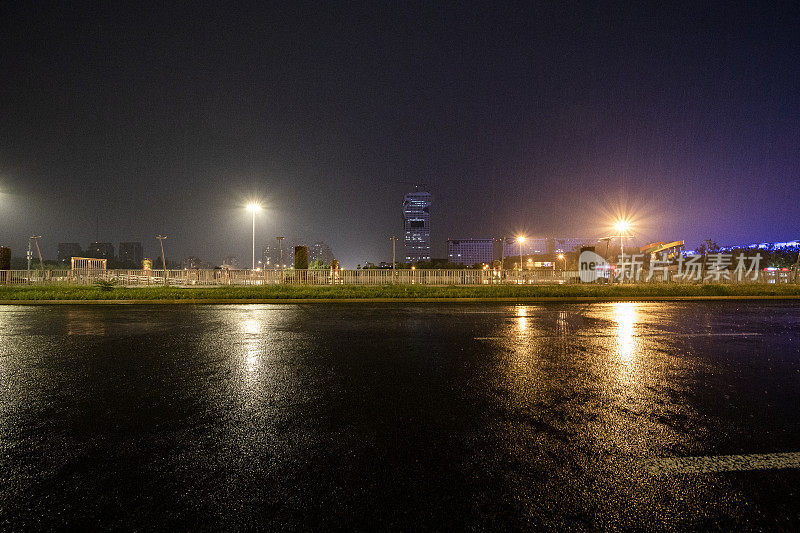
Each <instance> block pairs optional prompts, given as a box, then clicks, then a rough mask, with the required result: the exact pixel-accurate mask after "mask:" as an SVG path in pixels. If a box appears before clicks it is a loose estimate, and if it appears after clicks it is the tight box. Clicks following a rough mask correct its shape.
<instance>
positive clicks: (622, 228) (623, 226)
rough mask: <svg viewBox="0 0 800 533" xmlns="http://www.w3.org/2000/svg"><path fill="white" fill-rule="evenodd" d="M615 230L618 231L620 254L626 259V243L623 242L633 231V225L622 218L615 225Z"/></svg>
mask: <svg viewBox="0 0 800 533" xmlns="http://www.w3.org/2000/svg"><path fill="white" fill-rule="evenodd" d="M614 229H615V230H617V236H618V237H619V247H620V254H621V255H622V256H623V257H624V256H625V243H624V242H623V238H624V237H625V235H626V234H627V233H628V231H630V229H631V223H630V222H629V221H628V220H626V219H624V218H621V219H619V220H617V221H616V223H614Z"/></svg>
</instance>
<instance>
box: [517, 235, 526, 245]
mask: <svg viewBox="0 0 800 533" xmlns="http://www.w3.org/2000/svg"><path fill="white" fill-rule="evenodd" d="M517 242H518V243H523V242H525V237H524V236H523V235H519V236H518V237H517Z"/></svg>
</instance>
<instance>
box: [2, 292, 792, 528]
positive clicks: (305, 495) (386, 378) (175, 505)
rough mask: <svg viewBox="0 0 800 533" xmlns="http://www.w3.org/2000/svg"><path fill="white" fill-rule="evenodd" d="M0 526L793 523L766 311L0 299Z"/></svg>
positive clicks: (776, 334) (782, 400) (788, 354)
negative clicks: (716, 461) (673, 463)
mask: <svg viewBox="0 0 800 533" xmlns="http://www.w3.org/2000/svg"><path fill="white" fill-rule="evenodd" d="M0 380H2V381H0V482H1V483H2V489H1V490H0V527H2V529H4V530H34V529H36V530H41V529H52V528H56V527H61V528H63V527H70V528H103V529H107V528H123V529H142V530H163V529H180V530H185V529H195V530H197V529H200V530H209V529H213V530H219V529H256V528H258V529H274V530H287V529H309V528H312V529H317V530H323V529H331V528H349V529H352V528H359V529H403V530H408V529H452V528H459V529H464V528H470V529H492V530H494V529H517V528H524V529H559V530H563V529H575V530H584V529H612V528H614V529H616V528H646V529H674V528H678V527H684V528H696V529H704V530H709V529H710V530H715V529H722V530H730V529H736V530H742V529H769V530H776V529H777V530H781V529H782V530H795V531H796V530H798V529H800V469H796V468H794V469H767V470H758V471H726V472H707V473H692V474H686V473H676V472H657V473H654V472H652V471H651V470H648V466H647V465H648V464H651V463H649V462H648V461H652V460H653V459H658V458H669V457H707V456H716V455H730V454H770V453H779V452H780V453H784V452H800V417H798V409H799V408H800V305H798V304H797V303H788V302H768V303H760V302H702V303H700V302H682V303H597V304H546V305H501V304H418V305H406V304H386V305H365V304H343V305H339V304H320V305H289V304H287V305H245V306H185V307H184V306H174V307H170V306H164V307H157V306H150V307H148V306H135V307H94V306H53V307H15V306H0Z"/></svg>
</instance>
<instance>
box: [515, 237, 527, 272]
mask: <svg viewBox="0 0 800 533" xmlns="http://www.w3.org/2000/svg"><path fill="white" fill-rule="evenodd" d="M517 242H518V243H519V269H520V270H522V243H523V242H525V237H524V236H523V235H519V236H518V237H517Z"/></svg>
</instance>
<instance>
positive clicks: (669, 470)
mask: <svg viewBox="0 0 800 533" xmlns="http://www.w3.org/2000/svg"><path fill="white" fill-rule="evenodd" d="M645 464H646V466H647V469H648V470H649V471H650V472H651V473H653V474H703V473H708V472H743V471H746V470H775V469H781V468H800V452H788V453H762V454H750V455H709V456H705V457H659V458H657V459H651V460H649V461H646V462H645Z"/></svg>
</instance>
